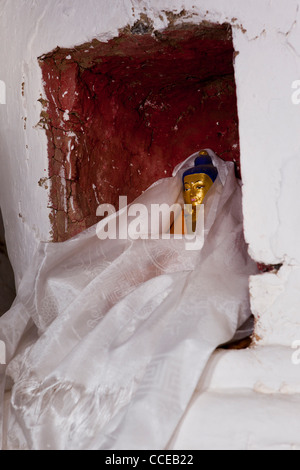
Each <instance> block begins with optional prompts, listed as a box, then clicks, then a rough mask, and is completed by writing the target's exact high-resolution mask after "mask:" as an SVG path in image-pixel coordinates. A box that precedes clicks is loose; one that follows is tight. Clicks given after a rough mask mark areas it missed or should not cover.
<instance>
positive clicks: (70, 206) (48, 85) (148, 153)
mask: <svg viewBox="0 0 300 470" xmlns="http://www.w3.org/2000/svg"><path fill="white" fill-rule="evenodd" d="M233 56H234V50H233V45H232V37H231V30H230V28H229V26H228V25H207V24H205V25H198V26H195V25H190V26H185V27H182V28H173V29H172V28H169V29H167V30H165V31H164V32H162V33H155V34H149V33H147V34H133V33H132V31H127V32H126V33H125V32H123V33H121V34H120V36H119V37H117V38H114V39H112V40H111V41H109V42H107V43H103V42H99V41H97V40H94V41H93V42H92V43H89V44H84V45H82V46H79V47H76V48H74V49H60V48H57V49H56V50H55V51H53V52H51V53H49V54H47V55H45V56H43V57H41V58H40V65H41V68H42V73H43V79H44V86H45V93H46V97H47V100H46V101H45V100H42V102H43V104H44V106H45V110H44V112H43V113H42V114H43V115H42V119H41V124H42V125H43V126H44V128H45V130H46V132H47V136H48V143H49V144H48V153H49V176H50V179H51V191H50V194H51V196H50V199H51V200H50V204H51V208H52V214H51V220H52V226H53V240H54V241H62V240H66V239H67V238H70V237H71V236H73V235H75V234H76V233H78V232H80V231H81V230H83V229H85V228H87V227H89V226H91V225H92V224H94V223H96V222H97V221H98V220H99V219H98V218H97V217H96V209H97V207H98V205H99V203H104V202H106V203H112V204H114V205H115V206H116V207H118V197H119V195H127V196H128V200H129V202H130V201H132V200H133V199H134V198H136V197H137V196H138V195H139V194H140V193H141V192H142V191H143V190H145V189H146V188H147V187H148V186H149V185H150V184H152V183H153V182H154V181H156V180H157V179H159V178H161V177H164V176H170V175H171V172H172V169H173V167H174V166H175V165H176V164H177V163H178V162H180V161H182V160H183V159H185V158H186V157H187V156H189V155H190V154H191V153H193V152H196V151H197V150H199V149H201V148H207V147H209V148H212V149H213V150H214V151H215V152H216V153H217V154H218V155H219V156H220V157H222V158H224V159H226V160H233V161H235V162H236V164H237V172H239V137H238V117H237V107H236V90H235V81H234V71H233ZM67 111H68V112H67Z"/></svg>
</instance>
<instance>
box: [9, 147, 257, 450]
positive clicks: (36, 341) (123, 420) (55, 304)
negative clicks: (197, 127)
mask: <svg viewBox="0 0 300 470" xmlns="http://www.w3.org/2000/svg"><path fill="white" fill-rule="evenodd" d="M209 154H210V155H211V157H212V160H213V163H214V165H215V166H216V167H217V169H218V172H219V176H218V178H217V180H216V182H215V183H214V185H213V186H212V188H211V189H210V191H209V193H208V195H207V197H206V200H205V241H204V246H203V248H202V249H201V250H198V251H190V250H187V249H186V247H185V240H184V239H179V240H177V239H174V237H173V238H172V237H171V239H170V240H161V239H158V240H156V239H138V240H130V239H127V240H110V239H107V240H99V238H98V237H97V226H94V227H91V228H90V229H88V230H86V231H84V232H82V233H81V234H79V235H78V236H76V237H74V238H72V239H71V240H69V241H67V242H64V243H58V244H53V243H41V244H40V246H39V249H38V251H37V253H36V255H35V258H34V260H33V262H32V265H31V266H30V268H29V269H28V272H27V273H26V275H25V276H24V279H23V281H22V283H21V285H20V288H19V291H18V296H17V299H16V301H15V302H14V304H13V306H12V308H11V309H10V310H9V311H8V312H7V313H6V314H5V315H4V316H3V317H2V318H1V319H0V340H1V341H3V342H4V343H5V345H6V352H7V366H6V367H3V366H2V369H0V373H1V375H0V398H1V411H0V417H1V418H2V426H1V432H2V436H0V437H2V448H3V449H32V450H43V449H45V450H48V449H49V450H50V449H56V450H57V449H60V450H67V449H86V450H87V449H106V450H108V449H118V450H121V449H128V450H129V449H130V450H131V449H164V448H166V446H167V444H168V442H169V441H170V439H171V438H172V435H173V433H174V431H175V430H176V427H177V426H178V424H179V422H180V420H181V419H182V417H183V415H184V413H185V410H186V409H187V406H188V404H189V402H190V399H191V397H192V395H193V392H194V390H195V388H196V386H197V383H198V381H199V379H200V377H201V374H202V372H203V370H204V368H205V365H206V363H207V361H208V359H209V357H210V355H211V354H212V352H213V351H214V350H215V349H216V348H217V347H218V346H219V345H220V344H224V343H226V342H228V341H230V340H231V339H232V338H233V337H234V335H235V333H236V331H237V330H238V328H239V327H240V326H241V325H242V324H243V323H244V322H245V321H246V320H247V318H248V317H249V315H250V308H249V292H248V278H249V275H250V274H253V273H256V265H255V263H254V262H253V261H252V260H251V259H250V258H249V256H248V253H247V246H246V244H245V241H244V237H243V220H242V209H241V187H240V184H239V182H238V181H237V180H236V178H235V176H234V165H233V163H228V162H227V163H226V162H224V161H222V160H221V159H219V158H218V157H217V156H216V155H215V154H214V153H213V152H212V151H209ZM194 157H195V155H192V156H191V157H189V158H188V159H187V160H186V161H185V162H183V164H181V165H179V166H178V167H176V169H175V170H174V173H173V176H172V177H171V178H165V179H162V180H159V181H158V182H156V183H155V184H154V185H152V186H151V187H150V188H149V189H148V190H147V191H145V192H144V193H143V194H142V195H141V196H140V198H138V200H137V201H135V202H138V203H141V204H145V205H146V206H147V207H148V208H150V207H151V204H157V203H167V204H170V205H171V204H173V203H175V202H178V201H180V198H181V190H182V183H181V176H182V173H183V172H184V171H185V169H186V168H188V167H190V166H192V165H193V160H194ZM116 217H117V218H118V217H119V215H118V214H117V216H116ZM118 223H121V222H120V220H119V221H118ZM151 230H152V231H153V230H155V227H154V228H153V227H151ZM1 394H2V397H1ZM0 442H1V440H0Z"/></svg>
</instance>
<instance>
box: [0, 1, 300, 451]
mask: <svg viewBox="0 0 300 470" xmlns="http://www.w3.org/2000/svg"><path fill="white" fill-rule="evenodd" d="M299 6H300V0H284V1H283V0H282V1H280V0H278V1H276V2H274V1H272V0H226V1H225V0H180V1H179V0H148V1H147V0H112V1H109V0H85V1H84V2H83V1H82V0H0V44H1V47H0V80H3V81H4V82H5V83H6V104H5V105H4V104H0V205H1V209H2V213H3V218H4V223H5V228H6V236H7V244H8V250H9V254H10V257H11V261H12V264H13V267H14V270H15V273H16V280H17V283H19V281H20V279H21V277H22V275H23V273H24V271H25V269H26V268H27V266H28V265H29V263H30V260H31V257H32V254H33V251H34V249H35V247H36V245H37V242H38V240H48V239H49V230H50V223H49V219H48V211H47V210H46V207H47V201H48V199H47V198H48V195H47V192H46V191H45V189H42V188H41V187H40V186H39V185H38V181H39V179H40V178H42V177H45V176H46V174H47V142H46V136H45V133H44V131H43V130H41V129H38V128H36V124H37V123H38V121H39V115H40V111H41V106H40V104H39V103H38V102H37V100H38V99H39V97H40V94H41V93H43V87H42V80H41V73H40V69H39V66H38V63H37V57H38V56H40V55H42V54H43V53H47V52H49V51H51V50H52V49H54V48H55V47H56V46H57V45H59V46H61V47H72V46H74V45H76V44H81V43H83V42H85V41H89V40H91V39H92V38H94V37H98V38H100V39H102V40H107V39H109V38H112V37H114V36H116V35H117V34H118V28H122V27H124V26H125V25H127V24H128V23H129V24H131V25H132V24H133V23H134V22H135V21H136V20H137V19H139V16H140V14H141V13H146V14H147V15H148V16H149V17H150V18H151V19H152V20H153V21H154V26H155V28H156V29H163V28H165V27H166V26H167V24H168V21H167V17H166V14H165V12H164V10H167V11H173V12H174V13H179V12H180V11H181V10H182V9H183V8H184V9H185V10H186V12H187V17H186V20H185V21H189V22H191V21H192V22H195V23H196V22H200V21H202V20H204V19H205V20H208V21H213V22H224V21H226V22H229V23H231V24H232V26H233V35H234V45H235V49H236V51H238V52H239V54H238V56H237V57H236V61H235V73H236V83H237V93H238V112H239V119H240V144H241V162H242V174H243V183H244V186H243V210H244V217H245V234H246V239H247V241H248V243H249V246H250V253H251V255H252V256H253V257H254V258H255V259H256V260H257V261H260V262H264V263H266V264H267V263H271V264H276V263H281V262H282V263H284V267H283V268H282V269H281V270H280V271H279V273H278V274H265V275H260V276H254V277H253V278H252V279H251V283H250V292H251V302H252V308H253V312H254V314H255V316H256V319H257V326H256V334H257V336H258V339H257V343H258V345H257V347H256V348H254V349H252V350H248V351H247V352H245V353H242V352H232V353H227V352H226V353H225V352H224V353H222V354H221V357H219V356H218V355H217V356H215V357H213V358H212V363H213V366H208V376H207V377H209V378H210V379H209V380H208V379H207V377H206V378H205V380H206V382H207V383H206V385H205V387H206V388H207V392H206V393H204V394H200V395H199V396H198V398H197V397H196V401H195V403H196V404H195V406H194V407H192V408H191V411H190V413H189V414H188V415H187V418H186V420H185V421H184V422H183V427H182V432H181V436H179V438H178V440H177V443H176V445H177V446H178V447H177V448H185V447H184V446H185V445H186V448H189V446H191V445H192V444H191V442H192V440H191V439H192V436H194V437H195V446H198V445H199V442H200V443H201V442H206V441H204V440H203V439H204V438H206V437H207V436H208V428H207V425H206V423H208V422H209V423H210V427H209V436H208V438H209V439H208V440H209V442H207V447H209V446H212V447H214V446H215V447H216V446H218V444H220V445H223V444H224V446H225V448H229V447H230V446H233V447H235V446H240V447H243V448H247V447H251V446H252V447H254V448H255V447H259V446H261V447H268V446H269V447H272V446H273V447H274V446H275V447H276V446H279V447H280V446H285V445H286V446H287V447H288V448H290V447H293V446H294V445H295V442H296V441H295V440H296V439H298V438H297V436H298V435H299V429H298V428H297V425H296V424H295V426H294V425H292V424H291V422H290V416H291V413H292V414H293V415H294V413H295V407H294V404H295V403H296V402H298V401H299V397H300V394H299V390H300V369H299V367H300V365H298V368H297V367H296V365H295V364H293V363H292V362H291V357H292V354H293V349H292V348H291V346H292V343H293V342H295V341H297V340H300V308H299V306H300V295H299V292H300V244H299V242H298V238H299V234H300V211H299V199H300V194H299V193H300V183H299V181H298V179H299V175H300V104H293V102H292V93H293V92H295V89H293V88H292V83H293V82H295V81H296V80H300V9H299ZM180 21H182V19H181V20H180ZM23 82H25V88H24V96H22V83H23ZM0 83H1V82H0ZM299 96H300V95H299V94H298V97H299ZM3 101H4V100H3V91H2V88H1V89H0V103H1V102H3ZM25 117H26V118H27V122H26V129H24V118H25ZM45 170H46V171H45ZM294 344H296V343H294ZM297 344H298V343H297ZM237 358H238V361H237ZM226 364H227V365H226ZM237 365H238V369H237ZM272 365H273V366H274V367H275V365H276V371H277V372H276V373H277V374H278V384H277V382H276V384H275V385H276V386H274V387H275V388H274V387H273V385H272V386H270V383H269V382H270V381H271V382H272V381H273V379H274V373H273V372H272V371H271V370H272ZM233 370H235V371H236V381H234V380H233V379H232V380H231V381H230V380H229V379H228V377H229V378H230V377H232V371H233ZM249 370H251V374H250V375H249V374H248V375H247V377H246V376H245V374H244V373H243V371H249ZM274 370H275V369H274ZM266 371H269V372H270V374H269V375H270V377H271V378H270V377H269V378H268V377H267V378H266ZM287 371H288V373H287ZM294 371H295V376H294V375H293V374H294ZM293 377H294V378H293ZM292 382H293V387H292V389H291V387H290V385H291V383H292ZM272 383H273V382H272ZM257 384H259V386H258V385H257ZM282 384H283V385H282ZM285 385H286V386H285ZM272 387H273V388H272ZM238 389H239V391H237V390H238ZM247 390H248V392H247ZM249 390H251V393H250V392H249ZM270 390H271V392H270ZM269 393H271V395H272V400H273V402H274V403H273V402H271V401H270V400H269V396H267V398H266V400H264V395H263V394H265V395H268V394H269ZM212 394H213V395H212ZM215 394H216V395H215ZM274 394H275V395H274ZM282 394H283V395H284V398H282V396H283V395H282ZM285 394H290V395H292V398H289V397H287V398H285ZM215 396H217V397H218V400H219V402H218V403H219V405H218V406H217V405H216V404H215V402H214V401H213V400H212V397H215ZM227 399H230V400H231V402H230V403H231V404H230V406H229V405H228V410H229V414H228V417H227V418H228V419H227V418H226V416H225V414H224V413H225V412H224V403H225V405H226V403H227V402H226V400H227ZM224 400H225V401H224ZM265 401H266V403H267V404H268V406H270V412H269V411H268V413H269V415H270V416H271V415H272V413H274V412H275V411H276V416H279V418H278V419H279V424H278V426H277V427H275V426H273V424H272V423H273V421H272V422H270V423H269V424H268V423H267V424H266V426H265V427H266V429H265V431H264V430H262V428H260V425H259V423H261V422H265V423H266V421H265V416H264V414H263V413H262V410H264V409H266V408H265V406H266V404H265ZM272 403H273V404H272ZM283 403H284V404H283ZM287 405H289V406H287ZM212 406H213V407H215V410H217V411H216V412H215V413H214V418H216V417H217V416H218V417H219V421H215V422H213V421H212V420H211V415H208V416H207V420H205V419H203V418H205V413H204V414H203V410H205V409H207V410H211V409H212V408H211V407H212ZM239 406H240V407H241V410H242V411H243V413H244V414H243V419H241V420H239V426H240V428H239V429H238V430H237V428H236V420H235V419H234V417H235V416H236V414H237V413H239V412H240V408H239ZM225 408H226V406H225ZM248 409H251V412H250V413H248V414H247V412H246V410H248ZM279 409H280V414H278V413H277V411H278V410H279ZM242 411H241V412H242ZM223 412H224V413H223ZM270 413H271V414H270ZM269 415H268V416H269ZM189 419H191V420H192V421H189ZM295 419H296V422H297V423H298V422H299V416H297V415H295ZM203 422H204V423H205V426H204V428H203V429H202V430H201V429H200V428H199V423H203ZM222 423H223V425H224V423H225V424H226V430H225V431H224V432H223V433H222V429H221V427H222ZM285 424H286V425H287V426H289V430H290V431H291V432H290V433H289V434H286V433H285V431H284V429H286V426H285ZM202 427H203V426H202ZM258 428H259V429H258ZM271 428H272V435H271V438H270V434H268V433H269V431H270V429H271ZM191 429H192V432H191ZM231 431H232V432H233V433H234V432H235V434H234V436H235V437H234V439H230V440H228V439H227V436H229V435H230V436H231V435H233V434H231ZM201 433H202V440H201V439H200V440H199V436H200V437H201ZM218 433H219V434H218ZM220 433H221V434H220ZM266 434H268V436H267V438H266ZM218 436H219V437H218ZM218 439H219V441H218ZM224 439H225V440H226V439H227V441H228V442H227V441H226V443H225V442H224ZM264 439H265V440H264ZM266 439H267V440H266ZM176 445H175V446H176ZM299 447H300V446H299Z"/></svg>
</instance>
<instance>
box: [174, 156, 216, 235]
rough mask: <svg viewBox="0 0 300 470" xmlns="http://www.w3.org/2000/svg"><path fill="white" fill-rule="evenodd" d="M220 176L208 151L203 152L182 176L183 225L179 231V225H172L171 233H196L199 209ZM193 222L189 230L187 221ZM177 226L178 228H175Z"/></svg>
mask: <svg viewBox="0 0 300 470" xmlns="http://www.w3.org/2000/svg"><path fill="white" fill-rule="evenodd" d="M217 176H218V171H217V169H216V167H215V166H214V165H213V163H212V160H211V157H210V156H209V155H208V153H207V151H206V150H201V151H200V152H199V155H198V156H197V157H196V158H195V162H194V166H193V167H192V168H189V169H188V170H186V171H185V172H184V173H183V175H182V184H183V199H184V203H185V210H184V211H182V224H179V226H180V225H181V227H180V229H179V230H178V223H177V224H176V222H175V223H174V224H173V225H172V227H171V230H170V233H173V234H174V233H181V234H182V233H189V232H190V231H192V232H195V230H196V223H197V216H198V213H199V212H198V209H199V206H200V205H201V204H203V202H204V198H205V196H206V195H207V193H208V191H209V190H210V188H211V187H212V185H213V184H214V182H215V180H216V178H217ZM187 218H188V219H189V220H191V223H190V224H188V225H189V226H191V230H189V229H188V228H187V220H186V219H187ZM175 226H176V228H174V227H175Z"/></svg>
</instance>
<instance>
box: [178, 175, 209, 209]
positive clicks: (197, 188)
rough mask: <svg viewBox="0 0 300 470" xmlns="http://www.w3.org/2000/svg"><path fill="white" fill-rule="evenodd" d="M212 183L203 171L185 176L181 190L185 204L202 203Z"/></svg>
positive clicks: (195, 204)
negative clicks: (182, 189)
mask: <svg viewBox="0 0 300 470" xmlns="http://www.w3.org/2000/svg"><path fill="white" fill-rule="evenodd" d="M212 185H213V181H212V179H211V178H210V177H209V176H208V175H206V174H204V173H195V174H194V175H187V176H185V178H184V191H183V197H184V202H185V204H192V206H197V205H198V204H202V203H203V200H204V198H205V196H206V194H207V192H208V190H209V189H210V188H211V187H212Z"/></svg>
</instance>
